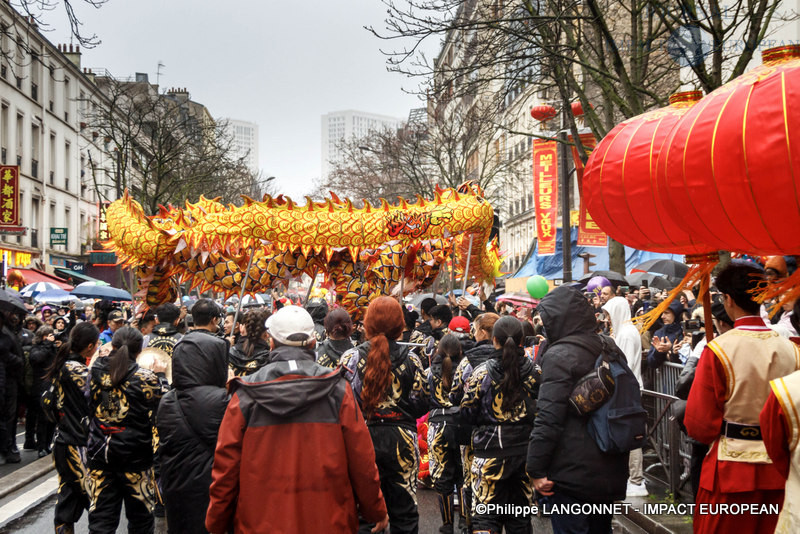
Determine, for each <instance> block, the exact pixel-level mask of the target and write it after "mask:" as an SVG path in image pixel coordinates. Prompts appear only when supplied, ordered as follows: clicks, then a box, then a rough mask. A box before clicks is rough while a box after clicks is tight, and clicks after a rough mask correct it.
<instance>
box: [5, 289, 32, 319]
mask: <svg viewBox="0 0 800 534" xmlns="http://www.w3.org/2000/svg"><path fill="white" fill-rule="evenodd" d="M0 310H3V311H10V312H14V313H23V314H27V313H28V308H26V307H25V304H23V303H22V300H21V299H20V298H19V296H18V295H15V294H14V293H12V292H10V291H6V290H5V289H0Z"/></svg>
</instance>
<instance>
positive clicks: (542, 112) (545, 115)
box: [531, 105, 556, 121]
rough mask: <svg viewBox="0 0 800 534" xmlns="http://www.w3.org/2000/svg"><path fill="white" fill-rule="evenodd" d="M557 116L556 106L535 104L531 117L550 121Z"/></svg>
mask: <svg viewBox="0 0 800 534" xmlns="http://www.w3.org/2000/svg"><path fill="white" fill-rule="evenodd" d="M555 116H556V108H554V107H553V106H550V105H541V106H533V107H532V108H531V117H533V118H534V119H536V120H537V121H549V120H550V119H552V118H553V117H555Z"/></svg>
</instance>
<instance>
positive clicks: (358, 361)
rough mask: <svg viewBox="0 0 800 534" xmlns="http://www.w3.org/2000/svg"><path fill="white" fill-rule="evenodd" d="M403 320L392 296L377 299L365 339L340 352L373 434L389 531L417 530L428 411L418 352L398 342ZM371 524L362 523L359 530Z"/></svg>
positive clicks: (400, 533) (368, 316) (370, 309)
mask: <svg viewBox="0 0 800 534" xmlns="http://www.w3.org/2000/svg"><path fill="white" fill-rule="evenodd" d="M404 324H405V322H404V320H403V310H402V306H400V304H399V303H398V302H397V301H396V300H395V299H393V298H391V297H378V298H376V299H375V300H373V301H372V302H370V303H369V306H368V307H367V313H366V316H365V317H364V328H365V329H366V334H367V339H368V341H366V342H365V343H362V344H361V345H359V346H358V347H356V348H355V349H353V350H350V351H348V352H346V353H344V355H342V359H341V363H342V368H343V369H344V373H345V377H346V378H347V380H348V381H349V382H350V384H351V386H352V388H353V393H354V394H355V396H356V400H357V401H358V403H359V405H360V406H361V409H362V411H363V412H364V418H365V419H366V420H367V427H368V428H369V433H370V436H372V443H373V445H374V447H375V462H376V464H377V466H378V472H379V473H380V479H381V491H383V495H384V498H385V499H386V506H387V508H388V509H389V520H390V522H391V524H392V532H393V533H395V534H405V533H414V534H416V532H418V530H419V511H418V509H417V471H418V469H419V451H418V450H417V433H416V430H417V424H416V423H417V419H418V418H420V417H421V416H422V415H424V414H425V413H426V412H427V411H428V388H427V383H426V380H425V374H424V371H423V369H422V363H421V362H420V361H419V358H418V357H417V355H416V354H415V353H413V352H412V351H411V350H410V349H409V347H408V346H403V345H398V344H397V340H398V339H399V338H400V336H401V335H402V333H403V326H404ZM371 528H372V527H371V526H370V527H367V526H365V525H362V528H361V530H360V531H359V532H369V531H370V529H371Z"/></svg>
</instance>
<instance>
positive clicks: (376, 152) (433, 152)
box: [316, 106, 507, 202]
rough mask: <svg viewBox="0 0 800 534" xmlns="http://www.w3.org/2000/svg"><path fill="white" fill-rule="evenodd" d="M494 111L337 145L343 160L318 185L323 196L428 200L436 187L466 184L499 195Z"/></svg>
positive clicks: (475, 110) (442, 118)
mask: <svg viewBox="0 0 800 534" xmlns="http://www.w3.org/2000/svg"><path fill="white" fill-rule="evenodd" d="M495 114H496V112H495V110H491V109H486V108H480V107H478V106H473V107H472V108H470V109H467V110H466V111H465V110H463V109H458V110H455V111H453V112H452V113H448V114H447V115H444V114H442V115H436V114H433V115H430V116H429V117H428V120H427V121H425V122H416V123H409V124H407V125H405V126H404V127H403V128H401V129H398V130H396V131H390V130H384V131H379V132H373V133H372V134H371V135H368V136H366V137H364V138H353V139H346V140H344V141H343V142H342V143H340V145H339V148H340V150H341V153H342V158H341V159H340V160H339V161H334V162H332V167H333V170H332V172H331V173H330V175H329V176H328V177H325V178H323V180H321V181H320V182H319V183H318V184H317V191H316V194H318V195H324V194H325V193H327V191H329V190H330V191H334V192H336V193H337V194H341V195H347V196H351V197H353V198H364V199H368V200H370V201H372V202H377V201H379V199H380V198H382V197H384V198H393V197H396V196H400V197H413V196H414V195H422V196H430V195H432V194H433V191H434V189H435V187H436V185H439V186H441V187H445V188H447V187H458V186H459V185H460V184H462V183H464V182H465V181H468V180H471V181H474V182H476V183H478V184H479V185H480V186H481V187H482V188H483V189H486V190H490V191H491V190H494V189H497V190H500V189H501V188H500V187H499V180H498V177H500V176H502V174H503V172H504V171H505V170H506V169H507V160H506V158H505V157H501V156H503V155H502V154H500V152H499V150H498V149H499V146H500V143H499V142H498V141H497V140H496V139H495V132H496V129H497V128H496V125H495V124H494V122H493V121H494V118H495Z"/></svg>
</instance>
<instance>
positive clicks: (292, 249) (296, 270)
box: [106, 184, 500, 316]
mask: <svg viewBox="0 0 800 534" xmlns="http://www.w3.org/2000/svg"><path fill="white" fill-rule="evenodd" d="M245 200H246V202H245V205H244V206H241V207H236V206H229V207H225V206H223V205H222V204H220V203H219V202H217V201H216V200H212V199H206V198H204V197H201V198H200V200H199V201H198V202H196V203H194V204H192V203H189V202H187V203H186V207H185V208H182V209H181V208H175V207H170V208H163V207H162V208H161V210H160V212H159V213H158V214H157V215H154V216H150V217H148V216H147V215H146V214H145V213H144V210H143V209H142V207H141V206H140V205H139V203H138V202H136V201H135V200H133V199H132V198H131V197H130V195H129V194H128V193H127V192H126V193H125V195H124V196H123V198H121V199H119V200H117V201H115V202H113V203H112V204H111V205H110V206H109V207H108V208H107V210H106V219H107V221H108V228H109V233H110V236H111V239H110V241H109V242H108V243H106V247H107V248H109V249H111V250H114V251H115V252H116V253H117V254H118V256H119V259H120V261H121V262H123V263H125V264H127V265H130V266H132V267H134V268H136V272H137V275H138V277H139V282H140V287H142V290H143V291H142V294H143V295H145V297H146V301H147V303H148V305H151V306H154V305H158V304H161V303H162V302H167V301H171V300H174V298H175V295H176V294H177V292H176V287H175V286H176V281H178V280H179V281H181V282H186V281H188V282H190V283H191V285H192V287H193V288H194V287H198V286H199V287H201V288H202V290H204V291H205V290H213V291H218V292H222V293H224V294H225V295H226V296H227V295H230V294H232V293H234V292H237V291H238V290H240V288H241V285H242V282H243V281H244V278H245V277H244V273H245V271H246V270H247V265H248V262H249V260H250V254H251V252H252V251H253V250H254V249H255V252H253V263H252V266H251V269H250V275H249V277H248V280H247V285H246V287H245V291H246V292H247V293H260V292H266V291H269V290H270V288H272V287H274V286H275V285H276V284H278V283H281V282H283V281H288V280H291V279H295V278H299V277H300V276H302V274H304V273H305V274H308V275H310V276H314V275H316V274H323V275H324V277H325V282H324V283H325V285H326V286H327V287H329V288H332V289H335V290H336V294H337V299H338V300H339V301H340V302H341V304H342V305H343V306H345V307H346V308H347V309H348V311H349V312H350V313H352V314H354V315H355V316H359V315H360V310H363V308H365V307H366V305H367V304H368V303H369V301H370V300H372V299H373V298H375V297H377V296H379V295H386V294H391V293H392V292H397V290H398V288H399V286H401V285H402V287H403V291H404V292H411V291H414V290H417V289H422V288H425V287H427V286H429V285H430V284H431V283H432V282H433V280H434V279H435V278H436V276H437V275H438V273H439V270H440V267H441V266H442V265H443V264H444V263H445V262H446V261H447V260H448V259H449V258H450V257H451V256H452V255H455V257H456V260H457V263H458V265H461V266H463V265H466V263H467V258H466V257H467V254H468V253H470V258H469V266H470V267H469V275H470V276H471V277H475V278H477V279H478V280H480V281H490V282H493V281H494V278H495V276H497V275H498V274H499V273H498V266H499V264H500V260H499V257H498V251H497V245H496V242H493V243H488V238H489V234H490V233H491V227H492V220H493V210H492V207H491V205H490V204H489V203H488V202H487V201H486V200H485V199H484V198H483V196H482V192H481V191H480V190H479V189H478V188H474V187H473V186H470V185H466V184H465V185H463V186H461V187H460V188H459V189H458V190H454V189H447V190H442V189H439V188H437V190H436V194H435V196H434V198H433V199H432V200H426V199H423V198H422V197H417V199H416V200H415V201H414V202H411V203H409V202H407V201H406V200H403V199H400V201H399V203H398V204H396V205H390V204H389V203H388V202H386V201H385V200H382V201H381V205H380V206H377V207H375V206H371V205H370V204H369V203H368V202H366V201H365V202H364V207H363V208H355V207H354V206H353V204H352V202H351V201H350V200H344V201H341V200H339V198H338V197H336V195H334V194H331V198H328V199H326V200H325V201H324V202H314V201H313V200H311V199H310V198H307V201H306V205H305V206H297V205H295V204H294V202H293V201H292V200H291V199H287V198H284V197H283V196H278V197H274V198H273V197H270V196H265V197H264V199H263V200H262V201H255V200H252V199H249V198H248V199H245ZM470 241H471V243H472V244H471V247H470ZM470 251H471V252H470ZM401 280H402V281H403V283H402V284H401Z"/></svg>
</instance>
